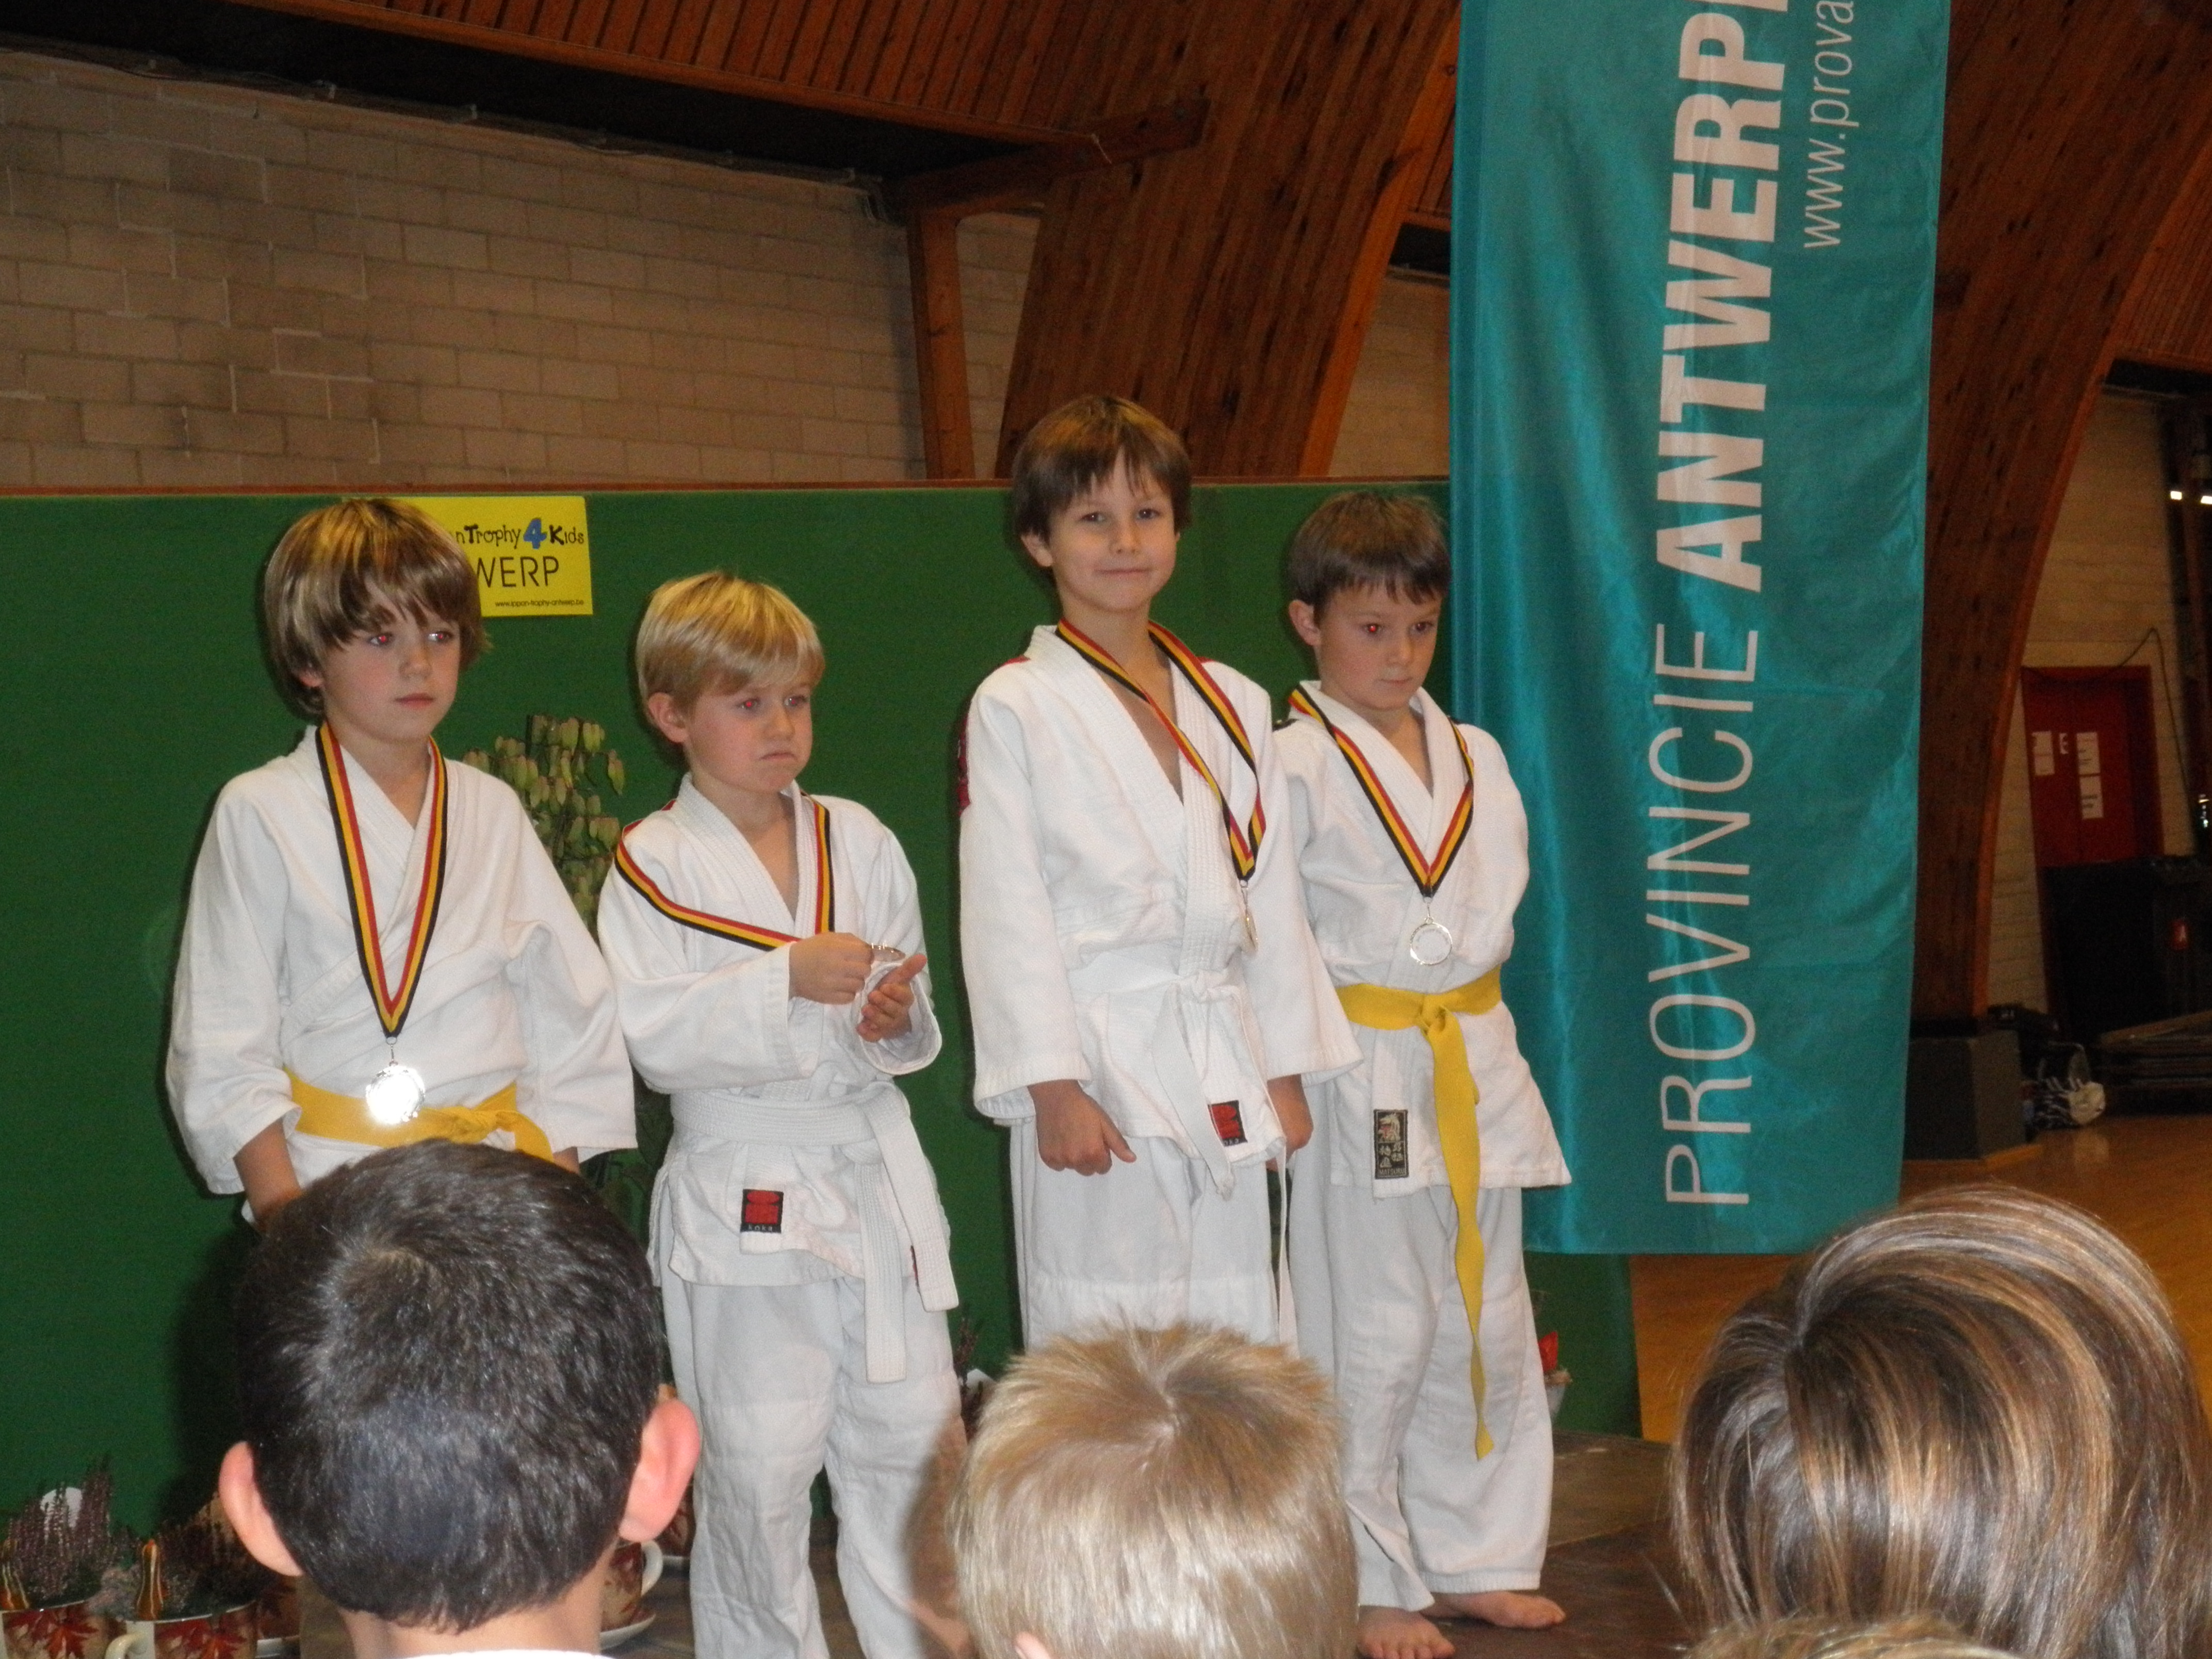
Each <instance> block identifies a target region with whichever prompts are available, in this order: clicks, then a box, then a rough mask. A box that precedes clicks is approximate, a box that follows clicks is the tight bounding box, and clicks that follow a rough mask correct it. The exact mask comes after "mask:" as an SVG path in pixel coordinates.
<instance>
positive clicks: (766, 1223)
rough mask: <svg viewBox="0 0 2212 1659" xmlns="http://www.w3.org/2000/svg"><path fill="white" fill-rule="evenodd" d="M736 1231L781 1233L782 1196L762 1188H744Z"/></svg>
mask: <svg viewBox="0 0 2212 1659" xmlns="http://www.w3.org/2000/svg"><path fill="white" fill-rule="evenodd" d="M738 1231H739V1232H741V1233H780V1232H781V1231H783V1194H781V1193H779V1192H775V1191H772V1190H770V1189H769V1188H762V1187H748V1188H745V1197H744V1208H743V1209H742V1210H741V1211H740V1212H739V1215H738Z"/></svg>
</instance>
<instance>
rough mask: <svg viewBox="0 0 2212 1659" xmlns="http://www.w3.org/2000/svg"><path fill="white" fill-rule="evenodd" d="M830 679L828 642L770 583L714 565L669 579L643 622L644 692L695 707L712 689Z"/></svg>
mask: <svg viewBox="0 0 2212 1659" xmlns="http://www.w3.org/2000/svg"><path fill="white" fill-rule="evenodd" d="M820 678H822V639H821V636H820V635H817V633H816V632H815V631H814V624H813V623H811V622H809V621H808V620H807V618H806V613H805V611H801V610H800V609H799V607H798V606H797V605H793V603H792V602H791V600H790V599H788V598H787V597H786V595H785V594H784V593H783V592H781V591H780V590H779V589H776V588H773V587H770V586H768V585H767V584H766V583H765V582H751V581H747V580H745V579H744V577H742V576H730V575H725V574H723V573H722V572H720V571H719V570H709V571H707V572H705V573H703V574H700V575H696V576H684V577H682V578H680V579H679V580H676V581H672V582H663V583H662V584H661V585H660V586H659V587H657V588H655V589H653V598H652V599H649V600H647V602H646V607H645V620H644V621H643V622H641V623H639V624H638V627H637V690H638V695H639V696H641V697H650V696H653V694H654V693H655V692H665V693H666V694H667V695H668V696H671V697H672V698H674V699H675V702H676V706H677V707H678V708H684V709H689V708H690V707H691V705H692V704H693V703H695V702H697V701H698V700H699V699H700V698H701V697H702V696H705V695H706V694H707V693H708V692H710V691H733V690H737V689H738V687H740V686H746V685H766V684H774V683H775V682H777V681H783V680H803V681H805V682H806V683H807V684H810V685H811V684H813V683H814V682H815V681H817V680H818V679H820Z"/></svg>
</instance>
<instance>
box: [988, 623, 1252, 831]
mask: <svg viewBox="0 0 2212 1659" xmlns="http://www.w3.org/2000/svg"><path fill="white" fill-rule="evenodd" d="M1030 657H1031V659H1032V660H1034V661H1036V663H1037V664H1038V665H1040V666H1042V667H1045V668H1047V669H1048V670H1049V671H1051V672H1053V673H1054V674H1055V675H1057V676H1058V677H1059V678H1060V680H1061V681H1062V682H1063V684H1066V687H1067V689H1068V691H1069V694H1070V695H1071V696H1073V697H1075V698H1076V699H1077V700H1078V702H1087V703H1089V704H1090V705H1091V708H1092V710H1093V711H1094V714H1096V715H1097V718H1095V719H1093V720H1091V722H1090V725H1091V730H1092V731H1093V732H1094V733H1095V734H1096V735H1097V738H1098V740H1099V741H1100V743H1101V744H1103V745H1104V746H1105V748H1106V750H1107V761H1108V763H1109V765H1111V766H1112V767H1113V768H1114V769H1115V773H1116V775H1119V777H1120V778H1121V784H1122V787H1123V788H1124V789H1125V790H1127V791H1128V792H1129V793H1130V794H1131V795H1132V796H1133V798H1134V800H1135V804H1136V806H1137V816H1138V817H1139V820H1140V821H1141V822H1142V823H1144V826H1145V832H1146V834H1147V835H1149V836H1152V845H1153V849H1154V851H1156V852H1157V853H1158V854H1159V855H1160V857H1161V858H1162V859H1163V860H1164V861H1166V862H1168V863H1173V862H1175V860H1176V859H1177V858H1179V857H1180V856H1181V849H1182V844H1183V829H1184V825H1185V823H1186V822H1187V817H1188V812H1189V811H1190V802H1191V799H1192V797H1193V795H1194V793H1197V794H1202V795H1206V798H1207V805H1208V807H1209V808H1211V805H1212V796H1211V794H1210V793H1209V792H1208V791H1207V790H1206V782H1205V780H1203V779H1202V778H1200V777H1199V776H1198V775H1196V774H1195V773H1194V772H1193V771H1192V770H1191V768H1190V763H1188V761H1186V760H1185V759H1183V757H1182V755H1181V754H1177V755H1176V771H1177V775H1178V777H1179V778H1180V779H1181V780H1182V789H1181V791H1180V792H1178V791H1177V790H1176V787H1175V785H1173V784H1171V783H1170V782H1169V781H1168V778H1167V774H1166V773H1165V772H1164V771H1162V770H1161V769H1160V763H1159V761H1158V757H1155V756H1154V755H1153V753H1152V744H1148V743H1146V741H1145V734H1144V732H1141V731H1140V730H1139V729H1138V726H1137V719H1136V716H1135V715H1134V714H1132V713H1131V712H1130V711H1129V708H1128V706H1127V704H1125V703H1124V702H1122V701H1121V696H1119V695H1118V694H1117V693H1116V692H1115V690H1114V686H1113V683H1112V682H1111V681H1109V679H1108V678H1106V677H1105V676H1104V675H1103V674H1102V673H1100V672H1099V671H1098V670H1097V668H1096V667H1095V666H1093V665H1091V662H1089V661H1088V660H1087V659H1085V657H1084V655H1083V653H1081V652H1079V651H1078V650H1077V649H1076V648H1075V647H1073V646H1072V645H1070V644H1069V643H1068V642H1067V641H1066V640H1064V639H1062V638H1060V632H1059V630H1058V629H1055V628H1049V627H1045V628H1039V629H1037V630H1036V634H1035V635H1032V636H1031V637H1030ZM1172 678H1173V682H1174V684H1175V689H1176V702H1175V708H1174V710H1173V713H1174V714H1175V717H1176V722H1177V724H1181V723H1182V721H1183V720H1186V719H1187V718H1188V712H1187V711H1186V710H1185V708H1184V707H1183V704H1184V702H1185V693H1186V691H1187V690H1188V688H1187V687H1186V686H1185V685H1184V684H1183V683H1182V676H1180V675H1175V676H1173V677H1172Z"/></svg>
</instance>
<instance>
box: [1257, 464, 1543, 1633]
mask: <svg viewBox="0 0 2212 1659" xmlns="http://www.w3.org/2000/svg"><path fill="white" fill-rule="evenodd" d="M1289 574H1290V586H1291V593H1292V595H1293V596H1294V597H1293V598H1292V599H1291V606H1290V614H1291V626H1292V628H1294V629H1296V630H1297V635H1298V637H1299V638H1300V639H1302V640H1304V641H1305V642H1306V644H1307V645H1308V646H1310V647H1312V650H1313V653H1314V657H1315V661H1316V666H1317V667H1318V669H1319V671H1320V678H1319V679H1318V680H1309V681H1307V682H1306V683H1305V684H1303V685H1302V686H1300V687H1299V688H1298V689H1297V690H1296V691H1293V692H1292V693H1291V712H1292V714H1293V715H1294V716H1295V718H1294V719H1292V720H1291V722H1290V724H1289V725H1288V726H1285V728H1284V729H1283V730H1282V731H1281V732H1279V733H1277V745H1278V747H1279V750H1280V751H1281V754H1282V757H1283V769H1284V773H1285V776H1286V777H1287V778H1288V780H1289V798H1290V799H1289V805H1290V811H1289V817H1288V822H1287V825H1286V829H1285V840H1286V842H1287V847H1288V850H1289V851H1290V852H1291V854H1292V855H1293V856H1295V857H1296V859H1297V865H1298V870H1299V873H1300V876H1301V877H1302V878H1303V880H1304V892H1305V906H1306V910H1307V914H1308V915H1309V916H1310V918H1311V920H1312V923H1313V930H1314V936H1315V938H1316V940H1318V941H1319V944H1320V946H1321V952H1322V957H1323V958H1324V959H1325V960H1326V961H1327V963H1328V971H1329V975H1330V976H1331V978H1332V979H1333V980H1334V981H1335V984H1336V987H1337V994H1338V996H1339V997H1340V999H1341V1000H1342V1002H1343V1006H1344V1009H1345V1012H1346V1014H1347V1015H1349V1016H1350V1018H1351V1019H1352V1026H1353V1028H1354V1030H1355V1031H1356V1032H1357V1034H1358V1042H1359V1048H1360V1054H1361V1060H1360V1064H1359V1065H1358V1066H1356V1067H1354V1068H1353V1069H1352V1070H1351V1071H1349V1072H1346V1073H1343V1074H1341V1075H1340V1076H1338V1077H1335V1078H1333V1079H1329V1080H1328V1082H1326V1083H1324V1084H1323V1085H1322V1087H1321V1090H1320V1091H1319V1094H1318V1096H1317V1098H1316V1109H1315V1113H1314V1120H1315V1129H1314V1139H1313V1144H1312V1145H1311V1146H1309V1147H1308V1148H1307V1149H1306V1151H1305V1152H1304V1154H1303V1156H1301V1158H1299V1160H1298V1164H1297V1171H1298V1201H1297V1204H1296V1205H1295V1206H1292V1208H1291V1219H1290V1259H1291V1283H1292V1284H1293V1285H1294V1286H1295V1287H1296V1289H1297V1298H1298V1304H1299V1312H1300V1315H1301V1321H1300V1326H1299V1336H1300V1340H1301V1345H1302V1346H1303V1347H1304V1351H1305V1352H1307V1353H1309V1354H1310V1355H1311V1356H1312V1357H1313V1358H1314V1359H1315V1360H1316V1362H1317V1363H1318V1364H1320V1365H1321V1366H1322V1369H1323V1370H1325V1371H1327V1372H1328V1373H1329V1375H1330V1376H1331V1377H1332V1379H1333V1380H1334V1383H1335V1384H1336V1391H1337V1397H1338V1400H1339V1401H1340V1405H1341V1407H1342V1410H1343V1413H1344V1420H1345V1449H1344V1486H1345V1498H1346V1502H1347V1503H1348V1504H1350V1506H1351V1510H1352V1522H1353V1528H1352V1531H1353V1537H1354V1539H1355V1541H1356V1542H1357V1544H1358V1553H1359V1601H1360V1604H1361V1605H1360V1620H1359V1647H1360V1651H1361V1652H1362V1653H1363V1654H1364V1655H1366V1656H1367V1659H1443V1656H1446V1655H1449V1653H1450V1652H1451V1650H1452V1648H1451V1644H1450V1643H1449V1642H1448V1641H1446V1640H1445V1639H1444V1637H1443V1633H1442V1632H1440V1631H1438V1630H1437V1627H1436V1626H1435V1625H1434V1624H1432V1623H1431V1621H1430V1620H1428V1619H1426V1618H1424V1617H1423V1616H1422V1614H1421V1612H1420V1610H1421V1609H1423V1608H1427V1607H1435V1608H1437V1609H1439V1610H1440V1611H1442V1612H1443V1613H1445V1614H1447V1615H1449V1616H1454V1617H1458V1618H1471V1619H1479V1620H1485V1621H1486V1622H1488V1623H1491V1624H1496V1625H1514V1626H1545V1625H1551V1624H1556V1623H1557V1622H1558V1621H1559V1620H1560V1619H1561V1618H1563V1617H1564V1616H1565V1615H1564V1614H1563V1613H1561V1612H1560V1610H1559V1607H1558V1605H1557V1604H1556V1603H1554V1602H1552V1601H1547V1600H1546V1599H1545V1598H1543V1597H1542V1596H1540V1595H1531V1594H1528V1592H1529V1591H1532V1590H1534V1589H1535V1587H1536V1585H1537V1583H1538V1580H1539V1577H1540V1576H1541V1571H1542V1567H1543V1561H1544V1546H1545V1535H1546V1532H1547V1528H1548V1525H1549V1520H1550V1510H1551V1484H1552V1439H1551V1419H1550V1416H1549V1413H1548V1411H1547V1402H1546V1400H1545V1395H1544V1379H1543V1368H1542V1364H1541V1362H1540V1360H1539V1359H1538V1358H1537V1352H1536V1330H1535V1322H1534V1314H1533V1311H1532V1310H1531V1308H1530V1305H1529V1298H1528V1279H1527V1276H1526V1274H1525V1273H1524V1272H1523V1270H1522V1261H1521V1189H1522V1188H1524V1187H1548V1186H1556V1185H1559V1184H1562V1183H1564V1182H1565V1181H1566V1179H1567V1170H1566V1165H1565V1162H1564V1161H1563V1160H1562V1159H1561V1158H1560V1156H1559V1143H1558V1141H1557V1139H1555V1138H1554V1137H1553V1133H1552V1123H1551V1119H1550V1117H1549V1115H1547V1113H1546V1111H1545V1109H1544V1102H1543V1097H1542V1096H1541V1094H1540V1093H1539V1092H1538V1091H1537V1088H1536V1083H1535V1079H1534V1078H1533V1077H1531V1076H1530V1075H1529V1072H1528V1062H1527V1061H1526V1060H1522V1057H1521V1051H1520V1048H1519V1045H1518V1043H1517V1042H1516V1039H1515V1036H1514V1030H1513V1017H1512V1015H1511V1014H1510V1013H1509V1012H1507V1011H1506V1008H1505V1006H1504V1002H1503V1001H1502V1000H1500V997H1499V994H1498V969H1499V968H1500V966H1501V965H1502V964H1503V963H1504V960H1505V958H1506V957H1507V956H1508V955H1510V953H1511V951H1512V948H1513V911H1514V907H1515V906H1516V905H1517V904H1518V903H1519V902H1520V901H1521V894H1522V890H1523V889H1524V888H1525V887H1526V886H1527V885H1528V820H1527V817H1525V815H1524V814H1523V813H1522V809H1521V796H1520V793H1519V792H1518V791H1517V790H1516V789H1515V787H1513V779H1512V776H1511V775H1510V773H1509V772H1508V771H1507V769H1506V765H1505V757H1504V752H1503V751H1502V750H1500V749H1499V748H1498V744H1497V742H1496V741H1495V740H1494V739H1493V738H1491V737H1490V735H1489V734H1488V733H1487V732H1482V731H1480V730H1479V729H1478V728H1476V727H1474V726H1455V725H1454V724H1453V723H1452V721H1451V720H1449V718H1447V717H1446V715H1445V714H1444V713H1443V710H1442V709H1440V708H1437V705H1436V703H1435V702H1434V701H1433V700H1431V698H1430V697H1429V696H1428V694H1427V693H1426V692H1425V691H1424V690H1422V689H1421V686H1422V682H1423V680H1424V679H1425V678H1427V675H1428V671H1429V665H1430V663H1431V659H1433V658H1434V656H1435V653H1436V646H1437V622H1438V618H1439V617H1440V615H1441V614H1442V611H1443V601H1444V596H1445V593H1446V592H1447V590H1448V589H1449V584H1450V580H1451V559H1450V554H1449V550H1448V549H1447V548H1446V546H1445V544H1444V536H1443V526H1442V525H1441V524H1440V523H1439V522H1438V521H1437V515H1436V513H1435V511H1434V510H1433V509H1432V508H1431V507H1430V506H1429V504H1428V503H1427V502H1426V501H1424V500H1422V499H1421V498H1420V497H1419V496H1416V495H1405V494H1386V493H1384V492H1382V491H1379V490H1371V489H1362V490H1352V491H1348V492H1346V494H1343V495H1336V496H1333V497H1331V498H1330V499H1329V500H1328V501H1324V502H1323V503H1322V505H1321V506H1320V507H1317V508H1316V509H1315V510H1314V512H1313V513H1312V515H1311V516H1310V517H1309V518H1308V519H1307V520H1306V521H1305V523H1304V525H1303V526H1300V527H1299V530H1298V532H1297V536H1296V537H1295V538H1293V539H1292V541H1291V551H1290V572H1289Z"/></svg>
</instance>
